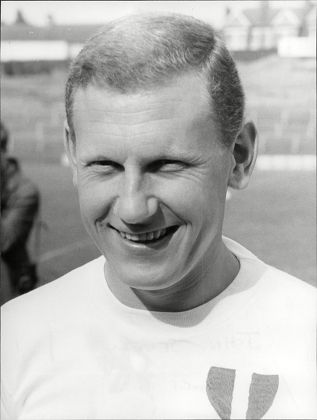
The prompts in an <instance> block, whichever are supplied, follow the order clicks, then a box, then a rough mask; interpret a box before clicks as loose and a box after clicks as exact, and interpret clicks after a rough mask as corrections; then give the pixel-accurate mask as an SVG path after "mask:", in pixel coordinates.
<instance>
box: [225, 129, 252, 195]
mask: <svg viewBox="0 0 317 420" xmlns="http://www.w3.org/2000/svg"><path fill="white" fill-rule="evenodd" d="M232 154H233V159H234V167H233V168H232V171H231V175H230V178H229V183H228V185H229V187H231V188H234V189H237V190H241V189H243V188H246V186H247V185H248V183H249V179H250V176H251V174H252V171H253V168H254V165H255V161H256V157H257V154H258V141H257V132H256V128H255V126H254V124H253V122H248V123H246V124H245V125H244V126H243V128H242V129H241V131H240V133H239V134H238V136H237V138H236V141H235V142H234V144H233V148H232Z"/></svg>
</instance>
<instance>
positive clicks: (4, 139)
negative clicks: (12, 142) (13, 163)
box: [0, 121, 9, 152]
mask: <svg viewBox="0 0 317 420" xmlns="http://www.w3.org/2000/svg"><path fill="white" fill-rule="evenodd" d="M0 140H1V151H2V152H6V150H7V147H8V141H9V132H8V130H7V129H6V127H5V125H4V124H3V122H2V121H0Z"/></svg>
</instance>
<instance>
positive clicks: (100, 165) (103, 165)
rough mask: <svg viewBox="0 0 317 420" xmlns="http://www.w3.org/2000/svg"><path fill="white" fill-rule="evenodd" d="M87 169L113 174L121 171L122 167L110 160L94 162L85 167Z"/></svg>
mask: <svg viewBox="0 0 317 420" xmlns="http://www.w3.org/2000/svg"><path fill="white" fill-rule="evenodd" d="M87 166H88V167H89V168H93V169H95V170H98V171H101V172H102V173H113V172H117V171H121V170H122V165H120V164H119V163H117V162H114V161H112V160H104V159H99V160H94V161H92V162H89V163H88V165H87Z"/></svg>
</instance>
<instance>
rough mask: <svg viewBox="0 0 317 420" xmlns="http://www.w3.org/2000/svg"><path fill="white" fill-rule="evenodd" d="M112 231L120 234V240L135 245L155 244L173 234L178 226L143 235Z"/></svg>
mask: <svg viewBox="0 0 317 420" xmlns="http://www.w3.org/2000/svg"><path fill="white" fill-rule="evenodd" d="M113 229H115V230H116V231H117V232H118V233H119V234H120V236H121V238H123V239H125V240H127V241H130V242H137V243H155V242H157V241H159V240H161V239H163V238H165V237H167V236H168V235H171V234H172V233H174V232H175V231H176V230H177V229H178V226H170V227H168V228H163V229H159V230H155V231H151V232H143V233H128V232H123V231H121V230H118V229H116V228H113Z"/></svg>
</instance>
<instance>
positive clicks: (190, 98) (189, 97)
mask: <svg viewBox="0 0 317 420" xmlns="http://www.w3.org/2000/svg"><path fill="white" fill-rule="evenodd" d="M83 114H85V116H86V117H92V116H93V115H94V118H95V119H97V118H101V119H103V120H107V121H109V122H112V123H113V124H116V123H117V124H121V123H124V124H127V125H129V124H130V123H131V124H136V123H142V122H143V121H144V122H145V121H147V120H150V119H151V118H153V119H154V120H155V119H156V118H160V119H161V120H162V121H163V120H164V119H170V118H173V119H175V118H179V119H187V120H188V119H190V120H193V121H194V120H197V121H199V120H202V119H205V118H207V117H210V115H211V104H210V97H209V94H208V91H207V88H206V81H205V80H204V78H203V77H202V76H199V75H196V74H186V75H183V76H179V77H175V78H173V79H172V80H171V81H170V82H169V83H168V84H165V85H163V86H161V87H155V88H153V89H151V90H140V91H138V92H136V93H126V94H121V93H119V92H117V91H111V90H110V89H106V88H103V87H99V86H95V85H88V87H87V88H86V89H78V91H77V92H76V93H75V97H74V104H73V115H74V117H73V119H74V126H76V125H77V123H79V124H80V122H81V121H82V116H83Z"/></svg>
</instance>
